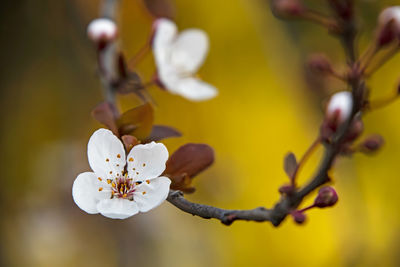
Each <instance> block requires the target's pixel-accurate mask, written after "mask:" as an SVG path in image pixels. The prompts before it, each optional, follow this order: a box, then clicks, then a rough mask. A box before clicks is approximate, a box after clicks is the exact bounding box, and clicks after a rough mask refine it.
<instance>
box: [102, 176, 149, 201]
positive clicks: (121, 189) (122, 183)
mask: <svg viewBox="0 0 400 267" xmlns="http://www.w3.org/2000/svg"><path fill="white" fill-rule="evenodd" d="M107 183H109V184H110V185H111V198H114V197H116V198H125V199H129V200H133V192H135V190H136V188H135V186H136V185H139V184H141V182H133V179H132V178H129V177H128V175H127V174H125V175H124V176H121V177H117V178H115V179H114V180H111V179H109V180H107Z"/></svg>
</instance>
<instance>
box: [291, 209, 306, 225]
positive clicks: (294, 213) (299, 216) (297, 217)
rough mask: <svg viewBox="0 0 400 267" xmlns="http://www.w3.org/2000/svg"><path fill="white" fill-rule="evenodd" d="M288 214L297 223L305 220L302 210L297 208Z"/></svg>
mask: <svg viewBox="0 0 400 267" xmlns="http://www.w3.org/2000/svg"><path fill="white" fill-rule="evenodd" d="M290 215H292V217H293V220H294V221H295V222H296V223H297V224H303V223H304V222H305V220H306V215H305V214H304V212H302V211H299V210H295V211H292V212H291V213H290Z"/></svg>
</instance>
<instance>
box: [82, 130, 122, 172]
mask: <svg viewBox="0 0 400 267" xmlns="http://www.w3.org/2000/svg"><path fill="white" fill-rule="evenodd" d="M88 159H89V164H90V167H91V168H92V170H93V171H94V172H95V173H96V175H98V176H99V177H101V178H103V179H107V178H111V179H112V178H114V177H118V176H119V175H122V171H123V170H124V167H125V162H126V161H125V150H124V146H123V144H122V142H121V141H120V140H119V139H118V138H117V137H116V136H115V135H114V134H113V133H112V132H111V131H110V130H107V129H99V130H97V131H96V132H94V133H93V135H92V137H90V140H89V143H88Z"/></svg>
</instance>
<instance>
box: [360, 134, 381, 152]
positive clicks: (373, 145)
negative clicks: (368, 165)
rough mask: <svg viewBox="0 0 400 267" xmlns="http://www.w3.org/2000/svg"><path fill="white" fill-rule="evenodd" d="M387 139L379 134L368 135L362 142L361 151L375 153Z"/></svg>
mask: <svg viewBox="0 0 400 267" xmlns="http://www.w3.org/2000/svg"><path fill="white" fill-rule="evenodd" d="M384 143H385V141H384V140H383V137H382V136H380V135H379V134H374V135H371V136H369V137H367V138H366V139H365V140H364V141H363V142H362V143H361V144H360V148H361V151H362V152H364V153H373V152H376V151H378V150H379V149H380V148H381V147H382V146H383V144H384Z"/></svg>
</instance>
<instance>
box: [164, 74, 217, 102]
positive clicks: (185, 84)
mask: <svg viewBox="0 0 400 267" xmlns="http://www.w3.org/2000/svg"><path fill="white" fill-rule="evenodd" d="M175 86H176V87H175V90H171V91H172V92H174V93H176V94H179V95H181V96H183V97H185V98H187V99H189V100H192V101H202V100H208V99H211V98H213V97H215V96H216V95H217V94H218V90H217V89H216V88H215V87H214V86H212V85H210V84H208V83H206V82H203V81H202V80H200V79H197V78H194V77H187V78H182V79H180V80H179V81H178V82H177V84H176V85H175Z"/></svg>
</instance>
